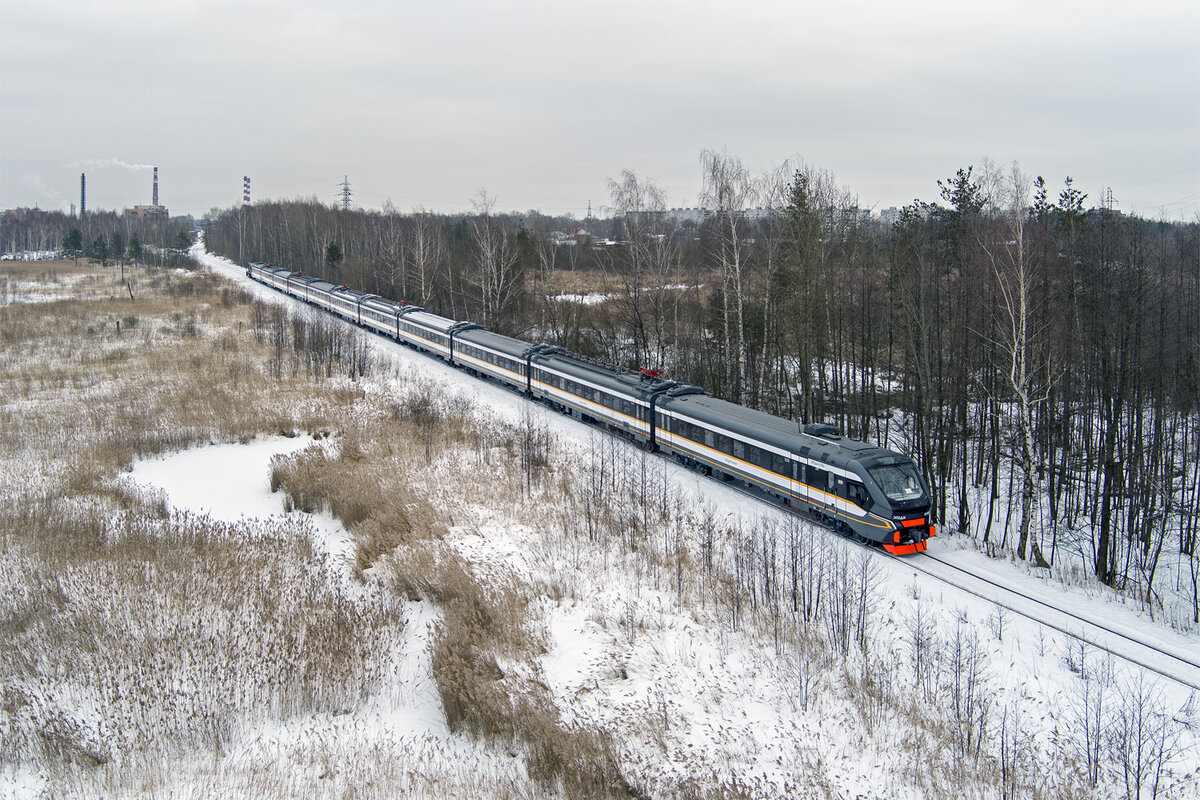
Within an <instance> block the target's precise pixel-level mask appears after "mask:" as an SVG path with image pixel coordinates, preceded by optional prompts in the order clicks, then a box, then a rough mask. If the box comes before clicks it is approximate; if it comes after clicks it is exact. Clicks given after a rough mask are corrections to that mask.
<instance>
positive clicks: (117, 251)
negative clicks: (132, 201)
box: [0, 209, 192, 266]
mask: <svg viewBox="0 0 1200 800" xmlns="http://www.w3.org/2000/svg"><path fill="white" fill-rule="evenodd" d="M191 231H192V220H191V218H189V217H184V218H177V219H174V220H169V221H168V220H137V219H132V218H129V217H125V216H123V215H120V214H117V213H116V212H112V211H96V212H88V213H87V214H84V215H83V216H80V217H77V216H71V215H68V214H64V213H62V212H60V211H42V210H40V209H20V210H19V211H17V212H9V213H7V214H5V215H4V216H3V218H2V221H0V253H21V252H56V253H58V254H60V255H61V256H62V257H63V258H70V259H74V260H78V259H80V258H88V259H91V260H93V261H96V262H98V263H101V264H103V265H105V266H107V265H108V264H109V262H110V261H112V262H114V263H118V264H122V265H123V264H126V263H130V262H132V263H140V264H149V265H154V266H181V265H183V264H185V263H187V257H186V251H187V249H188V248H189V247H190V246H191V243H192V236H191Z"/></svg>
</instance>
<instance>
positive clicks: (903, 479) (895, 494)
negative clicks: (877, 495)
mask: <svg viewBox="0 0 1200 800" xmlns="http://www.w3.org/2000/svg"><path fill="white" fill-rule="evenodd" d="M868 471H869V472H870V473H871V477H872V478H874V479H875V482H876V483H878V484H879V488H880V489H882V490H883V493H884V494H885V495H887V499H888V500H890V501H892V502H893V503H907V502H909V501H911V500H919V499H921V498H923V497H924V496H925V481H924V480H922V479H921V473H919V472H917V466H916V465H915V464H913V462H911V461H897V462H896V463H894V464H879V465H876V466H874V467H870V468H869V469H868Z"/></svg>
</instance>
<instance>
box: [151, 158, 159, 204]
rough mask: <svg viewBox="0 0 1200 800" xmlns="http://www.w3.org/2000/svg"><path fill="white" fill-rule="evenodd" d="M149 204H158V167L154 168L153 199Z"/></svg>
mask: <svg viewBox="0 0 1200 800" xmlns="http://www.w3.org/2000/svg"><path fill="white" fill-rule="evenodd" d="M151 205H153V206H156V207H157V206H158V167H155V168H154V201H153V202H152V203H151Z"/></svg>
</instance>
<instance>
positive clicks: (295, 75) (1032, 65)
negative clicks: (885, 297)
mask: <svg viewBox="0 0 1200 800" xmlns="http://www.w3.org/2000/svg"><path fill="white" fill-rule="evenodd" d="M835 6H836V7H835ZM705 148H708V149H712V150H718V151H721V150H724V151H726V152H728V153H729V154H730V155H733V156H737V157H738V158H740V159H741V160H742V161H743V162H744V163H745V165H746V166H747V167H749V168H750V169H751V170H752V171H754V172H765V171H767V170H770V169H772V168H775V167H777V166H778V165H780V164H781V163H783V162H784V161H786V160H788V159H802V160H803V161H805V162H807V163H809V164H811V165H813V166H816V167H818V168H821V169H824V170H828V171H830V172H832V173H833V174H834V175H835V176H836V178H837V180H838V182H839V183H840V184H841V185H843V186H845V187H846V188H847V189H848V190H849V191H850V192H851V193H852V194H854V195H857V197H858V198H859V202H860V204H861V205H863V206H866V207H874V208H876V209H877V210H878V209H882V208H885V207H888V206H900V205H903V204H905V203H909V202H912V201H913V199H914V198H920V199H922V200H936V199H937V194H938V192H937V179H938V178H945V177H947V176H950V175H952V174H953V173H954V171H955V170H956V169H958V168H959V167H963V166H967V165H976V167H978V165H979V164H981V163H982V161H983V160H984V159H985V158H987V159H991V160H992V161H993V162H996V163H997V164H1001V165H1005V166H1007V165H1008V164H1010V163H1011V162H1013V161H1017V162H1018V163H1019V164H1020V166H1021V168H1022V169H1023V170H1024V171H1025V172H1028V173H1030V174H1031V175H1044V176H1045V177H1046V180H1047V182H1048V184H1049V185H1050V186H1051V187H1052V194H1053V195H1057V192H1058V190H1059V189H1060V188H1061V186H1062V182H1063V179H1064V178H1065V177H1066V176H1068V175H1071V176H1073V177H1074V178H1075V185H1076V186H1077V187H1078V188H1080V189H1082V190H1083V191H1085V192H1087V193H1088V195H1089V197H1088V199H1087V201H1085V204H1086V205H1088V206H1089V207H1090V206H1093V205H1095V204H1096V203H1098V202H1099V199H1100V197H1101V194H1102V192H1103V191H1104V189H1105V187H1111V188H1112V192H1113V197H1114V199H1115V200H1116V202H1117V204H1118V208H1120V209H1121V210H1123V211H1126V212H1137V213H1140V214H1143V215H1147V216H1152V217H1158V216H1159V215H1160V214H1163V215H1165V216H1166V217H1167V218H1169V219H1181V218H1182V219H1187V220H1194V219H1195V218H1196V215H1197V214H1200V3H1197V2H1195V0H1186V1H1183V2H1175V1H1174V0H1171V2H1155V3H1150V4H1145V5H1143V4H1135V3H1130V2H1127V1H1126V2H1120V3H1117V2H1098V1H1097V0H1090V1H1089V2H1057V1H1056V0H1038V1H1037V2H990V3H970V2H912V1H910V2H895V0H891V1H890V2H874V1H873V0H850V1H849V2H842V3H838V4H834V3H830V2H828V0H824V1H823V2H821V3H814V2H797V1H796V0H791V1H790V2H778V3H776V2H754V0H745V1H744V2H741V3H735V2H732V0H726V1H725V2H719V3H713V2H705V0H686V1H684V0H679V1H678V2H676V1H675V0H633V1H631V2H624V1H623V0H614V1H613V2H578V3H563V2H549V1H546V2H537V1H536V0H514V1H513V2H506V3H494V4H493V3H485V2H481V1H479V0H476V2H464V1H463V0H442V1H441V2H430V1H429V0H424V1H423V2H410V1H409V0H338V1H337V2H333V1H331V2H312V1H311V0H104V2H95V3H90V2H83V0H37V2H30V0H0V208H11V207H17V206H33V205H37V206H40V207H41V208H58V209H62V210H69V207H70V204H72V203H75V204H78V202H79V175H80V173H81V172H86V173H87V184H88V186H87V188H88V192H87V201H88V208H89V209H97V208H104V209H119V208H124V207H128V206H131V205H134V204H136V203H149V202H150V192H151V178H150V171H149V169H145V168H140V169H139V168H137V165H155V166H158V167H159V183H160V200H161V202H162V203H163V204H164V205H166V206H168V207H169V208H170V210H171V213H173V214H179V213H192V214H197V215H200V214H203V213H205V212H207V211H208V210H209V209H210V208H213V207H229V206H233V205H235V204H237V203H239V202H240V201H241V193H242V176H243V175H249V176H250V178H251V181H252V193H253V199H254V200H256V201H257V200H264V199H281V198H296V197H312V196H316V197H317V198H319V199H320V200H322V201H324V202H330V203H332V202H334V201H335V199H336V198H337V195H338V191H339V184H340V183H341V182H342V179H343V176H349V181H350V185H351V190H352V192H353V201H354V204H355V206H356V207H360V208H379V207H380V206H382V204H383V203H384V201H385V200H388V199H390V200H391V202H392V203H393V204H394V205H395V206H397V207H398V208H400V209H402V210H408V209H411V208H413V207H416V206H423V207H425V208H427V209H430V210H433V211H456V210H464V209H468V208H469V207H470V203H471V197H472V195H474V194H475V193H476V192H477V191H478V190H479V189H485V190H486V191H487V192H488V193H489V194H490V195H492V196H493V197H494V198H495V199H496V203H497V208H498V209H500V210H526V209H539V210H541V211H543V212H545V213H551V214H557V213H574V214H576V215H579V216H582V215H583V214H584V213H585V212H586V210H587V207H588V203H589V201H590V202H591V203H592V206H593V209H599V208H601V207H602V206H604V205H605V204H606V203H608V202H609V197H608V192H607V189H606V179H607V178H609V177H617V176H618V175H619V174H620V172H621V171H622V170H625V169H630V170H633V171H635V172H636V173H637V174H638V176H639V177H641V178H645V179H652V180H654V181H656V182H657V183H658V184H660V185H661V186H662V187H663V188H664V189H665V190H666V192H667V201H668V204H669V205H670V206H672V207H676V206H695V205H697V194H698V192H699V189H700V166H699V155H700V151H701V150H702V149H705Z"/></svg>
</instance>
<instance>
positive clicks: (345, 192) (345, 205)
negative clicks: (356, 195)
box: [338, 175, 350, 211]
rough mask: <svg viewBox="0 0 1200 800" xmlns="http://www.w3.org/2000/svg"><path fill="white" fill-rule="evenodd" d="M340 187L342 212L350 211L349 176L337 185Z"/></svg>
mask: <svg viewBox="0 0 1200 800" xmlns="http://www.w3.org/2000/svg"><path fill="white" fill-rule="evenodd" d="M338 185H339V186H341V187H342V192H341V194H342V211H349V210H350V176H349V175H346V176H345V177H344V178H343V180H342V182H341V183H340V184H338Z"/></svg>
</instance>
